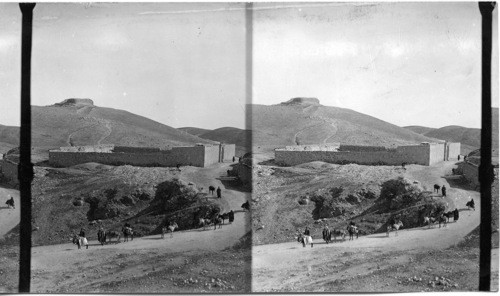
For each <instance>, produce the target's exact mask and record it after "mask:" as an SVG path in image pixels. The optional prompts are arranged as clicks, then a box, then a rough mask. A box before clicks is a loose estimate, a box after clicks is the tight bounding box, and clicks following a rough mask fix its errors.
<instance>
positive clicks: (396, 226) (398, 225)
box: [387, 221, 403, 236]
mask: <svg viewBox="0 0 500 296" xmlns="http://www.w3.org/2000/svg"><path fill="white" fill-rule="evenodd" d="M401 227H403V222H401V221H398V222H396V223H395V224H392V225H387V236H389V233H390V232H391V231H395V232H396V234H395V236H398V231H399V228H401Z"/></svg>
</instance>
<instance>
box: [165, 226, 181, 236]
mask: <svg viewBox="0 0 500 296" xmlns="http://www.w3.org/2000/svg"><path fill="white" fill-rule="evenodd" d="M167 228H168V230H167V232H170V237H171V238H172V237H174V231H175V230H176V229H177V228H179V225H177V223H175V222H174V223H171V224H170V225H169V226H168V227H167Z"/></svg>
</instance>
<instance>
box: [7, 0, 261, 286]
mask: <svg viewBox="0 0 500 296" xmlns="http://www.w3.org/2000/svg"><path fill="white" fill-rule="evenodd" d="M0 26H1V27H2V28H3V30H2V32H1V33H0V102H1V104H2V108H1V109H0V156H1V157H0V278H2V280H1V281H0V293H13V292H17V291H19V283H18V282H19V269H20V263H19V262H20V261H19V257H20V239H19V238H20V219H21V211H20V202H21V200H20V193H19V192H20V191H19V190H20V186H19V181H18V165H19V162H20V150H21V149H20V128H21V117H20V114H21V111H20V110H21V101H20V93H21V88H22V87H21V52H22V49H21V48H22V46H21V35H22V33H21V32H22V13H21V10H20V7H19V4H17V3H0ZM247 27H248V18H247V10H246V7H245V4H244V3H37V4H36V6H35V8H34V10H33V22H32V46H31V91H30V94H31V127H30V129H31V162H32V163H33V165H34V167H33V171H34V178H33V181H32V184H31V202H32V208H31V209H32V218H31V230H32V232H31V242H32V248H31V266H30V270H31V279H30V287H29V291H30V292H32V293H245V292H246V293H248V292H250V289H251V241H252V238H251V232H250V228H251V226H250V218H251V217H250V211H249V206H248V205H249V201H250V196H251V175H252V171H251V168H252V163H251V148H250V147H251V133H250V130H249V128H248V127H247V125H248V122H249V120H248V119H247V117H248V116H247V106H248V103H249V97H248V94H249V93H250V92H249V90H248V81H249V80H248V77H247V69H246V67H247V65H248V61H247V59H248V56H251V55H249V53H248V50H251V46H248V44H247V43H248V40H249V38H248V36H247V34H249V33H251V32H249V30H247ZM23 225H24V224H23Z"/></svg>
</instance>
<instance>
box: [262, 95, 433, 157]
mask: <svg viewBox="0 0 500 296" xmlns="http://www.w3.org/2000/svg"><path fill="white" fill-rule="evenodd" d="M252 122H253V126H252V130H253V132H254V134H253V146H254V150H255V149H257V150H256V151H259V150H260V151H268V152H269V151H271V150H273V149H274V148H277V147H282V146H286V145H304V144H317V143H348V144H352V145H379V146H398V145H408V144H418V143H421V142H436V141H439V140H437V139H432V138H429V137H426V136H423V135H420V134H417V133H414V132H412V131H410V130H407V129H404V128H401V127H399V126H396V125H393V124H390V123H388V122H385V121H382V120H380V119H377V118H374V117H371V116H368V115H365V114H362V113H359V112H356V111H353V110H350V109H345V108H339V107H329V106H323V105H321V104H320V102H319V100H318V99H316V98H294V99H291V100H289V101H287V102H283V103H281V104H278V105H270V106H268V105H252Z"/></svg>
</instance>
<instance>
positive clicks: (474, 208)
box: [465, 199, 476, 211]
mask: <svg viewBox="0 0 500 296" xmlns="http://www.w3.org/2000/svg"><path fill="white" fill-rule="evenodd" d="M465 206H467V208H468V209H469V211H470V209H471V208H472V209H473V210H474V211H475V210H476V207H475V205H474V200H473V199H471V200H470V201H468V202H467V203H466V204H465Z"/></svg>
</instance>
